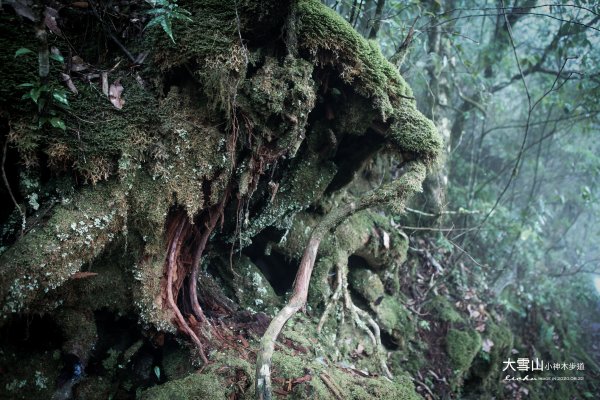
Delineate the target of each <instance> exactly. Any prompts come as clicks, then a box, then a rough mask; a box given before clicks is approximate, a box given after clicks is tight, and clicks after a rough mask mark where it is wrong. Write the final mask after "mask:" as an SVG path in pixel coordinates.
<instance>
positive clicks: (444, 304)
mask: <svg viewBox="0 0 600 400" xmlns="http://www.w3.org/2000/svg"><path fill="white" fill-rule="evenodd" d="M425 310H426V311H428V312H431V313H433V314H434V315H435V317H436V318H439V320H440V321H444V322H450V323H460V322H464V318H463V317H462V316H461V315H460V314H459V313H458V311H456V308H455V307H454V306H453V305H452V304H451V303H450V301H448V299H447V298H445V297H444V296H436V297H434V298H433V299H432V300H431V301H430V302H429V303H428V304H427V305H426V306H425Z"/></svg>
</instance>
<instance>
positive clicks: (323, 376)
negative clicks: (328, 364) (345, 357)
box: [319, 372, 344, 400]
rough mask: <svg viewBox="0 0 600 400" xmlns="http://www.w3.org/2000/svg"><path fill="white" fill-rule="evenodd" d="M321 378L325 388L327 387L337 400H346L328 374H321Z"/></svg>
mask: <svg viewBox="0 0 600 400" xmlns="http://www.w3.org/2000/svg"><path fill="white" fill-rule="evenodd" d="M319 378H321V380H322V381H323V383H324V384H325V386H327V388H328V389H329V390H330V391H331V393H332V394H333V396H334V397H335V398H336V400H344V397H343V396H342V395H341V393H340V391H339V390H338V389H337V387H336V385H335V384H334V383H333V382H332V381H331V380H330V378H329V375H327V373H325V372H321V373H320V374H319Z"/></svg>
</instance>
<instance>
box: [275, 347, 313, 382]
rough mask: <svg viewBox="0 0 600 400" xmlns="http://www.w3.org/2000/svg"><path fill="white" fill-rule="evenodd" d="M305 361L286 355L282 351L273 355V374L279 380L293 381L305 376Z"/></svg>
mask: <svg viewBox="0 0 600 400" xmlns="http://www.w3.org/2000/svg"><path fill="white" fill-rule="evenodd" d="M305 368H306V363H305V361H304V360H303V359H302V358H300V357H297V356H293V355H289V354H286V353H285V352H283V351H276V352H275V353H273V371H274V372H273V373H274V374H275V375H277V377H279V378H284V379H295V378H300V377H302V376H304V375H305V374H306V370H305Z"/></svg>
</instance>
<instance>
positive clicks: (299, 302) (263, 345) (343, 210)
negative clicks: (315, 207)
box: [256, 161, 425, 400]
mask: <svg viewBox="0 0 600 400" xmlns="http://www.w3.org/2000/svg"><path fill="white" fill-rule="evenodd" d="M424 178H425V167H424V166H423V164H422V163H421V162H418V161H416V162H410V163H407V165H406V169H405V173H404V175H403V176H401V177H400V178H398V179H396V180H395V181H393V182H391V183H389V184H387V185H384V186H382V187H380V188H379V189H376V190H374V191H372V192H369V193H367V194H365V195H364V196H363V197H361V198H360V199H359V200H358V201H357V202H355V203H354V202H353V203H348V204H345V205H343V206H341V207H338V208H335V209H333V210H332V211H330V212H329V214H327V215H325V216H324V217H323V219H322V220H321V221H320V222H319V223H318V224H317V226H316V227H315V228H314V229H313V231H312V233H311V235H310V238H309V241H308V244H307V246H306V249H305V250H304V254H303V256H302V260H301V261H300V266H299V268H298V272H297V273H296V280H295V281H294V290H293V292H292V297H291V298H290V300H289V302H288V304H286V305H285V306H284V307H283V308H282V309H281V310H280V311H279V313H278V314H277V315H276V316H275V318H273V320H272V321H271V323H270V324H269V327H268V328H267V330H266V332H265V334H264V335H263V337H262V339H261V342H260V349H259V352H258V355H257V360H256V396H257V398H258V399H259V400H270V399H272V387H271V359H272V356H273V351H274V349H275V341H276V340H277V337H278V336H279V333H280V332H281V330H282V329H283V326H284V325H285V323H286V322H287V321H288V320H289V319H290V318H291V317H292V316H293V315H294V314H295V313H296V312H297V311H298V310H299V309H300V308H302V307H303V306H304V304H305V303H306V299H307V296H308V285H309V282H310V276H311V274H312V270H313V267H314V264H315V260H316V258H317V252H318V250H319V245H320V244H321V240H322V239H323V238H324V236H325V235H326V234H327V233H328V232H329V231H330V230H332V229H334V228H336V227H337V226H338V225H339V224H340V223H341V222H342V221H344V220H345V219H346V218H348V217H349V216H350V215H352V214H354V213H355V212H357V211H360V210H364V209H367V208H369V207H373V206H381V205H384V204H390V203H391V202H397V204H396V206H397V207H403V203H404V201H405V200H406V199H407V198H408V197H409V196H410V195H412V194H413V193H414V192H416V191H419V190H420V189H421V182H422V181H423V179H424ZM356 308H357V307H356ZM356 308H354V309H353V310H354V311H353V312H355V313H356V314H359V311H356ZM360 311H361V312H362V310H360ZM367 316H368V314H367ZM363 318H364V317H363ZM369 319H370V317H369ZM368 321H369V323H370V324H371V322H373V324H374V325H373V324H371V326H372V327H373V329H374V330H375V331H376V333H377V336H379V327H377V324H375V323H374V321H372V319H370V320H368ZM375 327H376V328H375ZM367 330H368V328H367ZM371 335H373V333H371ZM373 336H374V335H373ZM376 340H377V339H376ZM386 369H387V367H386ZM388 372H389V371H388Z"/></svg>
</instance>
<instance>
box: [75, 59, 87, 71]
mask: <svg viewBox="0 0 600 400" xmlns="http://www.w3.org/2000/svg"><path fill="white" fill-rule="evenodd" d="M86 69H88V65H87V64H86V63H85V61H83V59H82V58H81V57H79V56H73V57H71V71H73V72H81V71H85V70H86Z"/></svg>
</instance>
